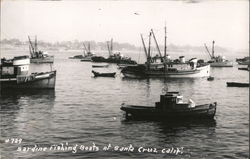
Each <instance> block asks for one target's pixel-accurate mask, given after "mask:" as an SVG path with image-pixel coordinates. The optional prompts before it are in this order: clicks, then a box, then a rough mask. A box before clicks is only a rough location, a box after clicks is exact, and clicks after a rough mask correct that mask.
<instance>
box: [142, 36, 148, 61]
mask: <svg viewBox="0 0 250 159" xmlns="http://www.w3.org/2000/svg"><path fill="white" fill-rule="evenodd" d="M141 40H142V44H143V49H144V53H145V55H146V58H148V53H147V49H146V45H145V43H144V39H143V37H142V34H141Z"/></svg>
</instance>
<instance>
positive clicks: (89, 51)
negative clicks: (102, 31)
mask: <svg viewBox="0 0 250 159" xmlns="http://www.w3.org/2000/svg"><path fill="white" fill-rule="evenodd" d="M88 52H90V43H89V44H88Z"/></svg>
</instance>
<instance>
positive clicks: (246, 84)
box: [227, 82, 250, 87]
mask: <svg viewBox="0 0 250 159" xmlns="http://www.w3.org/2000/svg"><path fill="white" fill-rule="evenodd" d="M249 85H250V84H249V83H241V82H227V86H228V87H249Z"/></svg>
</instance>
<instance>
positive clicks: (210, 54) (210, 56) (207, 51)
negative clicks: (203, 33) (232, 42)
mask: <svg viewBox="0 0 250 159" xmlns="http://www.w3.org/2000/svg"><path fill="white" fill-rule="evenodd" d="M204 46H205V48H206V50H207V52H208V54H209V56H210V58H211V59H212V58H213V56H212V55H211V54H210V52H209V50H208V48H207V45H206V44H204Z"/></svg>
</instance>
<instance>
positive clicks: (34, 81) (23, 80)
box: [0, 71, 56, 90]
mask: <svg viewBox="0 0 250 159" xmlns="http://www.w3.org/2000/svg"><path fill="white" fill-rule="evenodd" d="M55 84H56V71H52V72H48V73H44V74H40V75H36V76H26V77H24V76H23V77H17V78H12V79H1V80H0V88H1V90H2V89H24V88H25V89H55Z"/></svg>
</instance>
